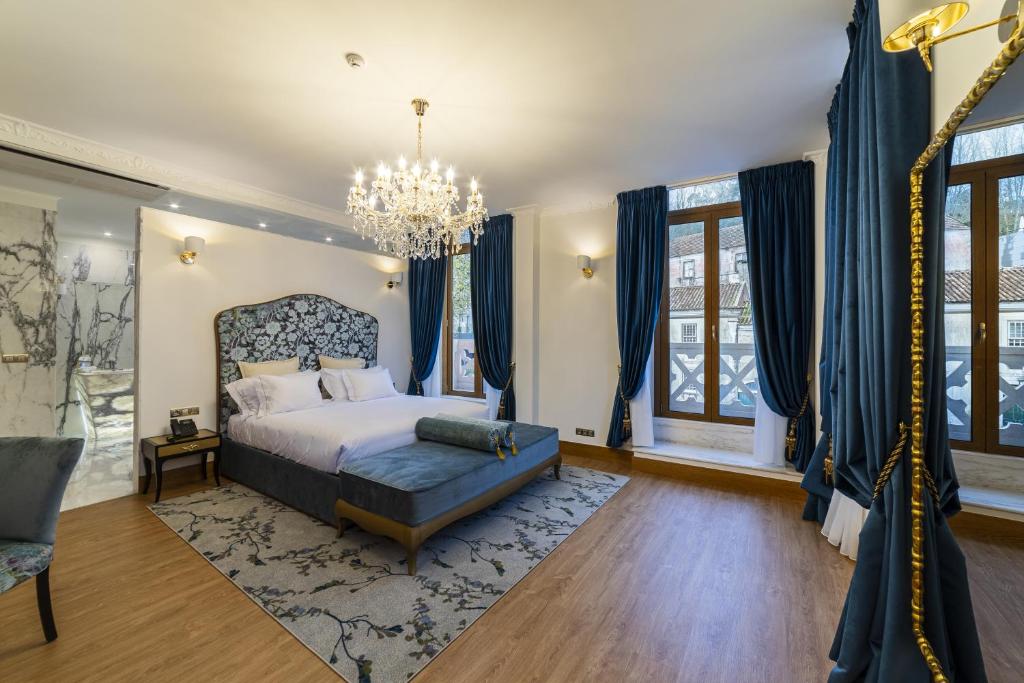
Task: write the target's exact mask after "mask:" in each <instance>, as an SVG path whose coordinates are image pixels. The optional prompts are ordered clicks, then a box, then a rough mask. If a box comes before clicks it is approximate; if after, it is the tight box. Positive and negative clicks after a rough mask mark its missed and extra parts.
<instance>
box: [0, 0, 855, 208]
mask: <svg viewBox="0 0 1024 683" xmlns="http://www.w3.org/2000/svg"><path fill="white" fill-rule="evenodd" d="M850 7H851V2H850V0H787V1H786V2H781V3H780V2H755V1H753V0H747V1H746V2H712V3H697V2H693V1H690V2H682V1H680V0H674V1H656V0H645V1H641V2H622V1H621V0H620V1H616V2H612V1H609V0H590V1H588V2H576V1H571V2H570V1H558V2H555V1H552V0H549V1H548V2H541V1H537V0H520V1H519V2H517V3H480V2H475V3H471V2H461V1H451V0H449V1H445V0H436V1H434V2H429V3H419V2H417V3H413V2H407V3H406V2H388V3H385V2H364V3H354V2H329V1H327V0H322V1H314V0H290V1H289V2H280V1H273V0H259V1H250V2H246V3H240V2H228V1H225V0H220V1H217V2H211V1H210V0H176V1H175V2H125V1H123V0H121V1H117V0H91V1H90V2H81V1H80V0H48V1H47V2H39V1H38V0H0V16H2V17H3V19H2V21H0V112H2V113H4V114H7V115H10V116H14V117H18V118H21V119H25V120H28V121H32V122H34V123H38V124H41V125H44V126H49V127H51V128H55V129H58V130H60V131H64V132H67V133H72V134H74V135H78V136H82V137H84V138H88V139H90V140H94V141H97V142H101V143H105V144H107V145H113V146H116V147H120V148H123V149H126V150H131V151H132V152H135V153H138V154H141V155H145V156H148V157H153V158H156V159H160V160H163V161H167V162H170V163H173V164H177V165H180V166H182V167H185V168H189V169H199V170H202V171H203V172H204V173H208V174H212V175H215V176H219V177H222V178H225V179H230V180H233V181H237V182H241V183H246V184H249V185H252V186H255V187H258V188H261V189H265V190H268V191H271V192H275V193H279V194H282V195H286V196H288V197H291V198H294V199H299V200H302V201H305V202H311V203H314V204H318V205H321V206H324V207H329V208H334V209H339V208H343V207H344V201H345V193H346V191H347V188H348V186H349V184H350V183H351V174H352V172H353V169H354V168H356V167H357V166H363V167H367V168H373V167H374V166H375V165H376V162H377V161H378V160H379V159H387V160H394V159H395V158H396V157H397V155H398V154H399V153H405V154H406V155H407V156H408V155H411V154H413V153H414V152H415V117H414V116H413V114H412V109H411V107H410V106H409V101H410V100H411V99H412V98H413V97H417V96H420V97H426V98H428V99H429V100H430V102H431V107H430V110H429V111H428V113H427V118H426V121H425V136H426V140H425V142H426V154H427V155H428V156H434V155H436V156H438V157H439V158H440V159H441V161H442V162H443V163H447V162H454V163H455V164H456V165H457V167H456V168H457V171H459V172H462V173H464V174H470V173H472V174H475V175H477V176H478V177H479V178H480V179H481V181H482V184H483V191H484V193H485V197H486V199H487V204H488V208H489V209H490V210H491V212H492V213H498V212H501V211H503V210H505V209H507V208H509V207H513V206H519V205H523V204H529V203H538V204H542V205H548V204H555V203H564V202H570V203H573V202H577V201H580V202H582V201H588V200H591V199H604V198H606V197H608V196H610V195H611V194H613V193H615V192H617V191H620V190H625V189H630V188H634V187H641V186H645V185H650V184H654V183H664V182H672V181H678V180H684V179H692V178H698V177H702V176H708V175H715V174H721V173H728V172H734V171H738V170H740V169H742V168H747V167H751V166H755V165H760V164H764V163H772V162H778V161H785V160H791V159H797V158H799V157H800V155H801V154H802V153H803V152H805V151H808V150H812V149H816V148H821V147H823V146H825V145H826V144H827V137H826V132H825V126H824V118H825V112H826V110H827V108H828V105H829V101H830V98H831V95H832V91H833V88H834V86H835V83H836V82H837V81H838V79H839V76H840V72H841V69H842V64H843V60H844V59H845V55H846V52H847V49H848V47H847V40H846V34H845V26H846V23H847V21H848V20H849V16H850ZM349 51H356V52H359V53H361V54H362V55H363V56H364V57H365V59H366V66H365V67H363V68H362V69H361V70H353V69H350V68H349V67H348V66H347V65H346V64H345V61H344V54H345V53H346V52H349ZM462 180H463V181H464V182H465V181H468V178H466V177H463V178H462Z"/></svg>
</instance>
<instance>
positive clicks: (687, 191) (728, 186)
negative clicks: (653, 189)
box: [668, 178, 740, 211]
mask: <svg viewBox="0 0 1024 683" xmlns="http://www.w3.org/2000/svg"><path fill="white" fill-rule="evenodd" d="M739 200H740V182H739V180H737V179H736V178H726V179H724V180H714V181H712V182H710V183H700V184H699V185H684V186H682V187H673V188H671V189H670V190H669V191H668V210H669V211H678V210H679V209H692V208H694V207H698V206H713V205H715V204H728V203H729V202H738V201H739Z"/></svg>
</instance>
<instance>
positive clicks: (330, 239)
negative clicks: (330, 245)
mask: <svg viewBox="0 0 1024 683" xmlns="http://www.w3.org/2000/svg"><path fill="white" fill-rule="evenodd" d="M324 240H325V241H327V242H333V241H334V238H333V237H325V238H324Z"/></svg>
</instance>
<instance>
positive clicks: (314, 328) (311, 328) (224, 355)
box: [213, 294, 380, 432]
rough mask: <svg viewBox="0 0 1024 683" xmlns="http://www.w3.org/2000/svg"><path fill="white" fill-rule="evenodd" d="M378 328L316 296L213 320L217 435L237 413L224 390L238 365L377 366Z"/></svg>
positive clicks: (220, 315)
mask: <svg viewBox="0 0 1024 683" xmlns="http://www.w3.org/2000/svg"><path fill="white" fill-rule="evenodd" d="M379 328H380V325H379V323H378V322H377V319H376V318H374V317H373V316H372V315H370V314H369V313H364V312H362V311H357V310H355V309H354V308H349V307H348V306H345V305H344V304H340V303H338V302H337V301H335V300H333V299H328V298H327V297H325V296H320V295H319V294H293V295H291V296H286V297H284V298H282V299H275V300H274V301H267V302H265V303H262V304H252V305H249V306H235V307H234V308H229V309H227V310H225V311H221V312H220V313H218V314H217V315H216V316H214V318H213V331H214V336H215V338H216V343H217V396H218V423H219V424H220V429H221V432H225V431H226V430H227V426H228V418H229V417H231V415H232V414H233V413H235V412H238V410H237V407H236V406H235V402H234V401H233V400H232V399H231V397H230V396H228V392H227V391H226V390H225V389H224V387H225V386H227V385H228V384H230V383H231V382H234V381H235V380H236V379H240V378H241V377H242V375H241V373H240V372H239V370H238V361H240V360H241V361H249V362H259V361H267V360H280V359H284V358H291V357H292V356H298V357H299V368H300V369H302V370H311V369H312V370H315V369H318V368H319V359H318V358H317V356H319V355H321V354H322V355H325V356H334V357H335V358H365V359H366V363H367V365H376V363H377V333H378V331H379Z"/></svg>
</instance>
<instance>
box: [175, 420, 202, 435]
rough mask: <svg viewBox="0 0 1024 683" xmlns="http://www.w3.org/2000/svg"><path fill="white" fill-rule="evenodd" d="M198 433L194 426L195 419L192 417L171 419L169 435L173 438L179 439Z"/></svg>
mask: <svg viewBox="0 0 1024 683" xmlns="http://www.w3.org/2000/svg"><path fill="white" fill-rule="evenodd" d="M198 433H199V430H198V429H197V428H196V421H195V420H192V419H184V420H171V435H172V436H174V438H175V439H180V438H183V437H186V436H195V435H196V434H198Z"/></svg>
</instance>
